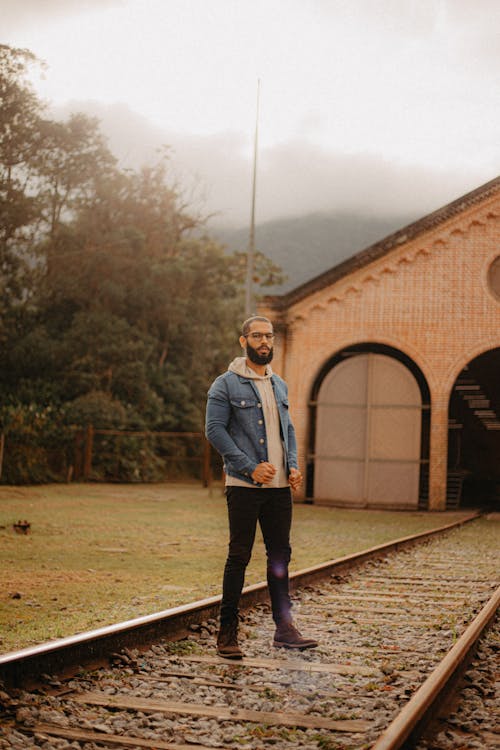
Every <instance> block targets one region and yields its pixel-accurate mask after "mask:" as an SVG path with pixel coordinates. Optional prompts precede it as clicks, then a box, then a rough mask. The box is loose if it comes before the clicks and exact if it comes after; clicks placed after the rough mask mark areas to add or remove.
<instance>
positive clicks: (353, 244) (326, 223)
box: [210, 213, 419, 294]
mask: <svg viewBox="0 0 500 750" xmlns="http://www.w3.org/2000/svg"><path fill="white" fill-rule="evenodd" d="M417 218H419V216H393V217H384V218H382V217H376V216H369V215H365V214H361V213H360V214H355V213H328V214H327V213H314V214H309V215H307V216H301V217H296V218H295V217H294V218H289V219H275V220H273V221H268V222H265V223H263V224H259V225H257V226H256V229H255V246H256V249H257V250H260V252H262V253H264V255H266V256H267V257H268V258H270V259H271V260H272V261H273V262H274V263H276V264H277V265H278V266H280V267H281V268H282V269H283V272H284V274H285V275H286V276H287V279H286V281H285V283H284V284H282V285H281V286H273V287H269V288H267V289H266V290H265V292H266V293H269V294H283V293H285V292H288V291H290V290H291V289H294V288H295V287H297V286H300V285H301V284H303V283H305V282H306V281H309V280H310V279H313V278H315V277H316V276H318V275H319V274H321V273H323V271H327V270H328V269H330V268H333V267H334V266H336V265H338V264H339V263H341V262H342V261H343V260H346V259H347V258H350V257H351V256H352V255H355V254H356V253H358V252H359V251H360V250H364V249H365V248H366V247H369V246H370V245H372V244H374V243H375V242H378V241H379V240H382V239H384V237H387V236H388V235H389V234H392V232H395V231H396V230H398V229H401V228H403V227H404V226H406V225H407V224H409V223H410V222H412V221H415V220H416V219H417ZM210 234H211V235H212V236H214V238H216V239H218V240H219V241H220V242H222V243H223V244H224V245H225V246H226V248H227V250H228V251H233V250H240V251H246V250H247V248H248V236H249V229H248V228H241V229H228V228H224V227H214V226H212V227H211V230H210Z"/></svg>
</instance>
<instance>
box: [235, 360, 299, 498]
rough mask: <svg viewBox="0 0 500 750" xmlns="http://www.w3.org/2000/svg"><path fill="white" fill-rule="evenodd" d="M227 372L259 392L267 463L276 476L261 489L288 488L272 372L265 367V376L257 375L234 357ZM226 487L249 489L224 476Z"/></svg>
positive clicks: (244, 484) (243, 483)
mask: <svg viewBox="0 0 500 750" xmlns="http://www.w3.org/2000/svg"><path fill="white" fill-rule="evenodd" d="M228 370H230V371H231V372H235V373H236V374H237V375H241V376H242V377H244V378H248V379H249V380H253V381H254V384H255V386H256V388H257V391H258V392H259V395H260V399H261V403H262V412H263V418H264V424H265V427H266V437H267V451H268V461H269V463H270V464H272V465H273V466H275V467H276V474H275V475H274V477H273V480H272V482H270V483H269V484H264V485H262V487H263V488H264V489H265V488H267V487H288V477H287V475H286V470H285V456H284V453H283V443H282V440H281V430H280V417H279V413H278V407H277V406H276V399H275V397H274V391H273V386H272V383H271V375H272V374H273V371H272V369H271V366H270V365H267V367H266V374H265V375H258V374H257V373H256V372H255V371H254V370H252V368H251V367H249V366H248V365H247V362H246V357H236V359H233V361H232V362H231V364H230V365H229V367H228ZM226 485H227V486H228V487H251V486H252V485H251V484H249V483H248V482H244V481H242V480H241V479H237V478H236V477H230V476H228V475H226Z"/></svg>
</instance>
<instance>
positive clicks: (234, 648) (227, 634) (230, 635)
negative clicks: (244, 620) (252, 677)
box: [217, 620, 243, 659]
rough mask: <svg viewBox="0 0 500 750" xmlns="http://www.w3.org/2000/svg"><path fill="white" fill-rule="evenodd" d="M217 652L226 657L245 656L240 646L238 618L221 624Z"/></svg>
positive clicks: (236, 657)
mask: <svg viewBox="0 0 500 750" xmlns="http://www.w3.org/2000/svg"><path fill="white" fill-rule="evenodd" d="M217 653H218V654H219V656H223V657H224V658H225V659H242V658H243V652H242V650H241V649H240V647H239V646H238V620H234V622H229V623H225V624H224V625H222V624H221V626H220V630H219V635H218V636H217Z"/></svg>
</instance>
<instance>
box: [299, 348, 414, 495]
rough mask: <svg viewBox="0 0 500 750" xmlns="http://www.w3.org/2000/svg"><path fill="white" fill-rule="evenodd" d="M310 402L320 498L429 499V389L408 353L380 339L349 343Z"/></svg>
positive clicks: (320, 380)
mask: <svg viewBox="0 0 500 750" xmlns="http://www.w3.org/2000/svg"><path fill="white" fill-rule="evenodd" d="M410 363H411V368H410V367H409V364H410ZM419 381H420V382H419ZM311 405H312V408H313V422H314V425H313V430H312V434H311V437H312V439H313V445H312V452H311V456H310V458H311V462H310V468H311V469H312V471H311V474H313V477H314V478H313V480H312V482H311V481H310V485H312V486H311V490H312V495H313V497H314V498H315V499H317V500H330V501H334V502H336V503H341V504H345V505H351V506H357V507H360V506H373V507H390V508H418V507H422V506H426V501H427V483H426V477H427V472H426V471H425V470H426V469H428V440H429V435H428V432H429V431H428V411H429V396H428V389H427V386H426V384H425V380H424V378H423V376H422V374H421V372H420V370H419V369H418V368H417V367H416V365H415V364H414V363H412V362H411V360H409V359H408V358H407V357H405V355H403V354H402V353H401V352H398V351H397V350H394V349H391V348H389V347H385V346H382V345H374V344H372V345H368V344H367V345H364V346H363V345H362V346H357V347H353V348H350V349H349V350H345V351H343V352H341V353H340V354H338V355H336V356H335V357H334V358H333V359H332V360H331V361H330V363H329V365H328V366H327V367H325V368H324V370H323V373H322V374H321V375H320V377H319V378H318V382H317V383H316V386H315V395H314V396H313V400H312V404H311ZM424 413H425V414H426V419H425V420H423V414H424ZM311 464H312V465H311ZM422 469H424V470H422Z"/></svg>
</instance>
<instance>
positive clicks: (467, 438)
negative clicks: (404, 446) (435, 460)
mask: <svg viewBox="0 0 500 750" xmlns="http://www.w3.org/2000/svg"><path fill="white" fill-rule="evenodd" d="M448 426H449V436H448V437H449V439H448V482H447V492H446V505H447V508H456V507H459V506H463V507H467V506H476V507H479V506H482V507H484V506H487V507H491V508H497V509H498V508H499V507H500V348H499V349H492V350H490V351H488V352H485V353H484V354H481V355H480V356H478V357H476V358H475V359H473V360H472V361H471V362H469V364H468V365H467V366H466V367H464V369H463V370H462V372H461V373H460V374H459V376H458V378H457V379H456V381H455V384H454V386H453V390H452V393H451V395H450V405H449V420H448Z"/></svg>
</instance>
